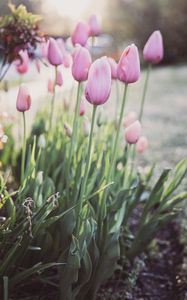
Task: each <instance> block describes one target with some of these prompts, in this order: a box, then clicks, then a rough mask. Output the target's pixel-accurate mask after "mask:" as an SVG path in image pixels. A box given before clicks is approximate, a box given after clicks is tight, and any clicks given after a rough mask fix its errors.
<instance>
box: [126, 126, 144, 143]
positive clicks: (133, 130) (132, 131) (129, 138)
mask: <svg viewBox="0 0 187 300" xmlns="http://www.w3.org/2000/svg"><path fill="white" fill-rule="evenodd" d="M141 131H142V128H141V124H140V122H139V121H135V122H134V123H132V124H131V125H130V126H128V127H127V128H126V129H125V139H126V142H127V143H129V144H136V143H137V141H138V140H139V138H140V136H141Z"/></svg>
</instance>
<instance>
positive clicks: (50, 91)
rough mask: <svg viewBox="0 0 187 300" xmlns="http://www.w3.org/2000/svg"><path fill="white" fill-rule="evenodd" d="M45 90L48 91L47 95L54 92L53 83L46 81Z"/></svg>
mask: <svg viewBox="0 0 187 300" xmlns="http://www.w3.org/2000/svg"><path fill="white" fill-rule="evenodd" d="M47 90H48V92H49V93H53V92H54V82H53V81H52V80H51V79H49V80H48V83H47Z"/></svg>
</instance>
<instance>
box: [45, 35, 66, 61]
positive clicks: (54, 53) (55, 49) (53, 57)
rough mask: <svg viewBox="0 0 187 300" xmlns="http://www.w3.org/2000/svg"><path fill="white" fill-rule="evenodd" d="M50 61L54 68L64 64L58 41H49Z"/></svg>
mask: <svg viewBox="0 0 187 300" xmlns="http://www.w3.org/2000/svg"><path fill="white" fill-rule="evenodd" d="M47 57H48V60H49V62H50V64H52V65H53V66H59V65H61V64H62V63H63V56H62V52H61V50H60V47H59V45H58V43H57V41H56V40H55V39H53V38H50V39H49V45H48V54H47Z"/></svg>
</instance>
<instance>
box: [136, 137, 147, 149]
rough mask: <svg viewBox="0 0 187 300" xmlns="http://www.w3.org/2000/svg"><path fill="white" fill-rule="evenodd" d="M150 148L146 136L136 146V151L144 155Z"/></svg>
mask: <svg viewBox="0 0 187 300" xmlns="http://www.w3.org/2000/svg"><path fill="white" fill-rule="evenodd" d="M148 146H149V143H148V139H147V138H146V136H141V137H140V138H139V140H138V142H137V144H136V151H137V152H139V153H143V152H144V151H145V150H146V149H147V148H148Z"/></svg>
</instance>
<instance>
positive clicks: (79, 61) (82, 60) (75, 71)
mask: <svg viewBox="0 0 187 300" xmlns="http://www.w3.org/2000/svg"><path fill="white" fill-rule="evenodd" d="M91 63H92V59H91V56H90V53H89V51H88V49H86V48H84V47H82V46H80V45H78V46H77V47H76V48H75V51H74V53H73V65H72V75H73V78H74V79H75V80H77V81H79V82H80V81H85V80H87V78H88V71H89V68H90V66H91Z"/></svg>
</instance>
